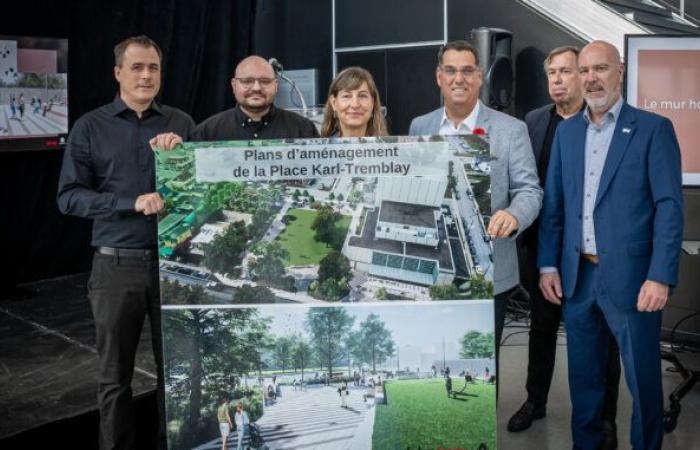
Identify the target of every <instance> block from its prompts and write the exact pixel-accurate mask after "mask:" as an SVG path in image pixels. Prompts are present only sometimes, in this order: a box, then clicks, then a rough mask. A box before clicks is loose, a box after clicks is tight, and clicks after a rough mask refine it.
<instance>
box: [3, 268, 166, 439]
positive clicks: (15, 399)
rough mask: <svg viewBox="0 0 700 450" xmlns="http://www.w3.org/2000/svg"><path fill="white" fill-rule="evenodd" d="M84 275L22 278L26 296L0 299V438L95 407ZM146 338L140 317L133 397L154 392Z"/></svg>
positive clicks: (91, 334)
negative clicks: (38, 278)
mask: <svg viewBox="0 0 700 450" xmlns="http://www.w3.org/2000/svg"><path fill="white" fill-rule="evenodd" d="M87 279H88V274H87V273H84V274H78V275H71V276H68V277H61V278H56V279H51V280H45V281H39V282H35V283H29V284H25V285H22V286H21V288H23V289H24V290H26V292H27V293H28V295H27V296H26V297H25V298H20V299H14V300H3V301H0V417H2V420H0V439H3V438H6V437H9V436H12V435H15V434H18V433H21V432H23V431H26V430H30V429H32V428H38V427H41V426H43V425H46V424H48V423H52V422H55V421H58V420H61V419H66V418H70V417H74V416H78V415H81V414H84V413H87V412H90V411H94V410H96V407H97V397H96V395H97V381H96V380H97V351H96V350H95V329H94V323H93V318H92V314H91V312H90V307H89V304H88V299H87V287H86V286H87ZM150 341H151V330H150V327H149V326H148V321H146V322H145V324H144V330H143V333H142V335H141V342H140V344H139V350H138V354H137V358H136V367H137V369H136V373H135V374H134V379H133V382H132V389H133V393H134V396H140V395H143V394H146V393H149V392H152V391H154V390H155V386H156V376H155V373H156V369H155V363H154V361H153V353H152V350H151V344H150ZM95 432H97V430H95Z"/></svg>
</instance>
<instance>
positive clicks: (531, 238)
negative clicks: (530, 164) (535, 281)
mask: <svg viewBox="0 0 700 450" xmlns="http://www.w3.org/2000/svg"><path fill="white" fill-rule="evenodd" d="M552 107H553V104H551V103H550V104H549V105H544V106H541V107H539V108H537V109H533V110H532V111H530V112H529V113H527V114H525V123H526V124H527V132H528V134H529V135H530V143H531V144H532V152H533V153H534V155H535V162H536V164H537V165H538V166H539V164H540V158H541V157H542V144H544V138H545V136H546V134H547V127H548V126H549V119H550V117H551V111H552ZM538 232H539V220H535V221H534V222H533V223H532V225H530V227H529V228H528V229H527V230H525V231H524V232H523V241H522V243H523V245H525V247H527V248H528V250H529V251H531V252H535V253H534V255H536V252H537V235H538ZM534 255H533V256H534ZM535 257H536V256H535Z"/></svg>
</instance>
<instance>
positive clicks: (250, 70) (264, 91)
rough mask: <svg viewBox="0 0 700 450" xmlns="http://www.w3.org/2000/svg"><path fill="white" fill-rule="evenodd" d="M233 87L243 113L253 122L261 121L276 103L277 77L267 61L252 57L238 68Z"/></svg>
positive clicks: (242, 62) (232, 81)
mask: <svg viewBox="0 0 700 450" xmlns="http://www.w3.org/2000/svg"><path fill="white" fill-rule="evenodd" d="M231 87H232V88H233V95H234V96H235V97H236V102H237V103H238V105H239V106H240V107H241V109H242V110H243V112H245V113H246V114H247V115H248V116H250V117H251V118H252V119H253V120H260V119H261V118H262V116H264V115H265V114H267V112H268V111H269V109H270V105H272V103H273V102H274V101H275V96H276V95H277V77H276V76H275V71H274V70H273V69H272V66H271V65H270V64H269V63H268V62H267V61H265V59H263V58H261V57H260V56H257V55H252V56H248V57H246V58H244V59H243V60H242V61H241V62H240V63H238V65H237V66H236V71H235V72H234V76H233V79H232V80H231Z"/></svg>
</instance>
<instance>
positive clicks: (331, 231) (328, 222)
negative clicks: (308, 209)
mask: <svg viewBox="0 0 700 450" xmlns="http://www.w3.org/2000/svg"><path fill="white" fill-rule="evenodd" d="M338 219H340V214H338V213H337V212H335V211H334V210H333V208H331V207H330V206H328V205H323V206H321V207H320V208H319V209H318V210H317V211H316V217H315V218H314V222H313V223H312V224H311V229H312V230H314V231H316V235H315V236H314V239H315V240H316V241H318V242H324V243H325V244H326V246H331V245H333V243H334V237H335V235H336V233H335V223H336V222H337V221H338Z"/></svg>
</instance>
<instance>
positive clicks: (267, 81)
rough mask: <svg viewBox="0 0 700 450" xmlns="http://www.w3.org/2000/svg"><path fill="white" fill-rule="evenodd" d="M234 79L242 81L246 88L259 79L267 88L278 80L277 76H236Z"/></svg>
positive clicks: (259, 82) (261, 84)
mask: <svg viewBox="0 0 700 450" xmlns="http://www.w3.org/2000/svg"><path fill="white" fill-rule="evenodd" d="M234 80H236V81H238V82H239V83H241V86H243V87H244V88H246V89H249V88H252V87H253V86H254V85H255V82H256V81H257V82H258V84H260V86H262V87H264V88H266V87H270V86H271V85H272V83H274V82H275V81H277V78H253V77H246V78H234Z"/></svg>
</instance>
